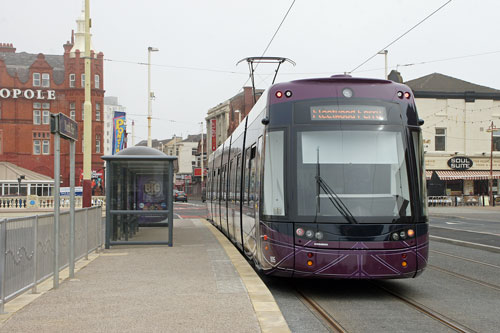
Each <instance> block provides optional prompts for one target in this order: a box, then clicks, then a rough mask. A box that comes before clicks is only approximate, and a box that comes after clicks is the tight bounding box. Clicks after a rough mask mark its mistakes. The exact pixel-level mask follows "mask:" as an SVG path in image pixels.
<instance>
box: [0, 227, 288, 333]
mask: <svg viewBox="0 0 500 333" xmlns="http://www.w3.org/2000/svg"><path fill="white" fill-rule="evenodd" d="M148 232H149V233H154V235H155V236H156V237H159V238H163V237H164V238H163V239H167V238H166V235H164V234H166V228H164V229H163V228H162V229H160V228H155V230H154V231H151V229H149V230H148ZM173 242H174V246H173V247H167V246H115V247H112V248H111V249H109V250H104V251H101V252H100V253H98V254H94V255H92V256H90V258H89V259H90V260H89V261H85V260H81V261H80V262H78V263H77V270H78V271H77V273H76V274H75V278H74V279H69V278H67V274H61V280H63V281H61V284H60V287H59V289H57V290H54V289H51V285H52V280H51V279H49V280H47V281H45V282H44V283H43V284H41V285H40V286H39V287H38V291H39V292H40V294H31V291H29V292H27V293H26V294H25V295H21V296H19V297H17V298H16V299H14V300H12V301H10V302H8V303H6V305H5V310H6V311H7V312H8V313H7V314H3V315H0V332H32V331H37V332H71V331H73V332H89V331H92V332H138V331H140V332H290V330H289V328H288V326H287V324H286V321H285V319H284V318H283V315H282V313H281V311H280V309H279V307H278V305H277V304H276V302H275V300H274V298H273V296H272V295H271V293H270V292H269V290H268V288H267V287H266V285H265V284H264V283H263V282H262V280H261V279H260V278H259V276H258V275H257V274H256V273H255V271H254V270H253V268H252V267H251V266H250V265H249V264H248V262H247V261H246V260H245V259H244V258H243V256H242V255H241V254H240V252H238V251H237V250H236V248H235V247H234V246H233V245H232V244H231V243H230V242H229V241H228V240H227V238H226V237H225V236H223V235H222V234H221V233H220V232H219V231H218V230H217V229H216V228H214V227H213V226H212V225H210V224H209V223H208V222H206V221H205V220H201V219H182V220H181V219H177V220H174V238H173Z"/></svg>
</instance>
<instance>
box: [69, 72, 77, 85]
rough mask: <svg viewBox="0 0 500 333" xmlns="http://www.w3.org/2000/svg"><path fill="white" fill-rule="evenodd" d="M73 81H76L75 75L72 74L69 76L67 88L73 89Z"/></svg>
mask: <svg viewBox="0 0 500 333" xmlns="http://www.w3.org/2000/svg"><path fill="white" fill-rule="evenodd" d="M75 81H76V74H74V73H72V74H70V75H69V87H70V88H74V87H75Z"/></svg>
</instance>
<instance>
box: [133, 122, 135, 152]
mask: <svg viewBox="0 0 500 333" xmlns="http://www.w3.org/2000/svg"><path fill="white" fill-rule="evenodd" d="M134 126H135V122H134V120H133V119H132V146H135V128H134Z"/></svg>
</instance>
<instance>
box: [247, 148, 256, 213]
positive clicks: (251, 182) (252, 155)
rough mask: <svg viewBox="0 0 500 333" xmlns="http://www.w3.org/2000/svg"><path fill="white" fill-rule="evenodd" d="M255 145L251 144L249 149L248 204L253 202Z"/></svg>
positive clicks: (251, 204)
mask: <svg viewBox="0 0 500 333" xmlns="http://www.w3.org/2000/svg"><path fill="white" fill-rule="evenodd" d="M256 150H257V147H256V146H255V145H253V146H252V148H251V151H250V168H249V170H250V179H249V180H248V204H249V205H250V206H253V202H254V200H255V178H256V177H255V165H256V163H255V155H256Z"/></svg>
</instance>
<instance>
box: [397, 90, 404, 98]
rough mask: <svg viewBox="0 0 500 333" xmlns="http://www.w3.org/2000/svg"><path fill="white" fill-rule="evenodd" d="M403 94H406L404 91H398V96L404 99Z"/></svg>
mask: <svg viewBox="0 0 500 333" xmlns="http://www.w3.org/2000/svg"><path fill="white" fill-rule="evenodd" d="M403 96H404V94H403V92H402V91H398V97H399V98H401V99H402V98H403Z"/></svg>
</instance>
